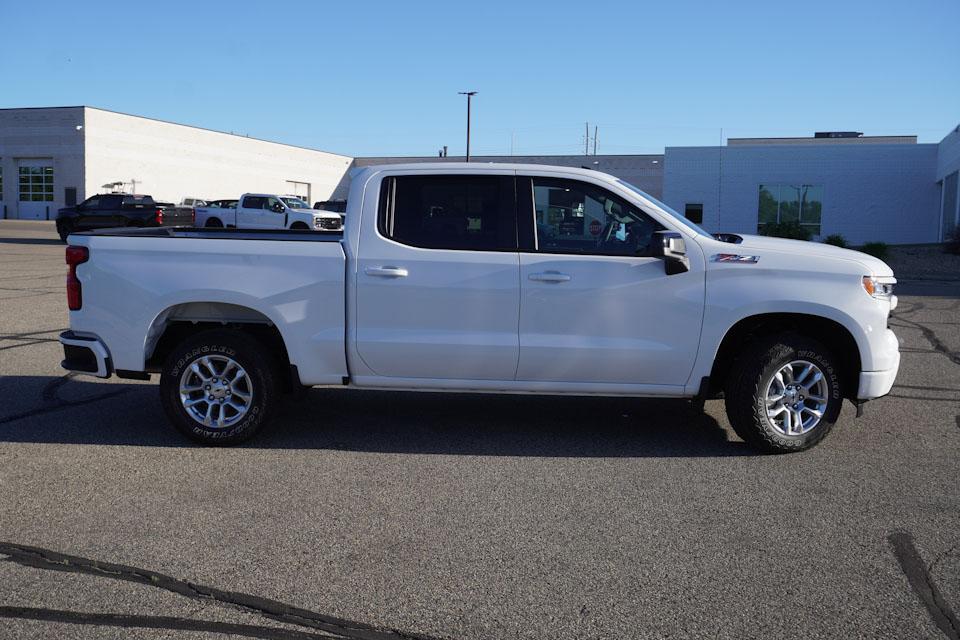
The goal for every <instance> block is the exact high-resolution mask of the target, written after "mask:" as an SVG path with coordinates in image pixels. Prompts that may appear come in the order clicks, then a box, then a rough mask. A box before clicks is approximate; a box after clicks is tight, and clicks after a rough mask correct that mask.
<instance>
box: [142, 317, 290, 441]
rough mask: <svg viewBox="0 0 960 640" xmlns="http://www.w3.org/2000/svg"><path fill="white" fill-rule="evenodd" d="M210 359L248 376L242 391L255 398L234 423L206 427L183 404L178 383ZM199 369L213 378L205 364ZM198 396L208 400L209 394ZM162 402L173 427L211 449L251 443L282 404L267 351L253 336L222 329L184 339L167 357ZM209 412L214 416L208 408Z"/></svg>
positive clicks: (274, 370)
mask: <svg viewBox="0 0 960 640" xmlns="http://www.w3.org/2000/svg"><path fill="white" fill-rule="evenodd" d="M208 356H209V357H212V358H214V359H216V358H221V359H222V358H229V359H231V360H233V361H235V362H236V363H237V364H239V366H240V367H242V369H243V370H244V371H245V372H246V373H247V376H246V378H247V380H249V388H247V386H246V384H245V385H244V386H245V388H244V391H245V392H249V394H250V396H251V399H250V401H249V404H248V407H247V409H246V412H245V413H244V415H243V416H242V418H241V419H238V420H237V422H236V423H235V424H232V425H227V426H223V427H216V426H207V425H205V424H203V423H202V422H200V421H199V420H197V419H194V418H193V417H192V416H191V415H190V414H189V413H188V411H187V409H186V408H184V405H183V403H182V402H181V401H180V382H181V377H182V376H183V375H184V371H185V370H186V369H187V368H188V367H190V365H191V364H193V363H195V362H197V361H199V360H201V359H203V358H204V357H208ZM199 364H200V366H201V368H202V369H203V370H204V371H205V372H206V373H207V374H209V373H210V372H209V370H207V369H206V367H205V365H203V364H202V363H199ZM223 373H225V372H223ZM214 374H216V372H215V371H214ZM187 375H189V374H187ZM207 388H209V387H207ZM199 393H200V395H205V394H206V393H207V392H206V391H202V392H199ZM235 393H237V392H236V391H235ZM211 397H213V396H211ZM160 401H161V403H162V404H163V410H164V411H165V412H166V414H167V417H168V418H169V419H170V422H172V423H173V426H175V427H176V428H177V430H179V431H180V432H181V433H183V434H184V435H185V436H187V437H188V438H190V439H192V440H195V441H197V442H200V443H203V444H208V445H232V444H237V443H240V442H243V441H245V440H249V439H250V438H252V437H253V436H254V435H255V434H256V433H257V432H258V431H260V429H261V428H262V427H263V426H264V425H265V424H266V423H267V422H268V421H269V420H270V418H271V416H272V415H273V412H274V410H275V408H276V404H277V401H278V378H277V373H276V369H275V367H274V363H273V361H272V360H271V358H270V356H269V352H268V351H267V349H266V348H265V347H264V346H263V345H262V344H261V343H260V342H258V341H257V340H255V339H253V338H251V337H250V336H248V335H246V334H244V333H242V332H239V331H229V330H221V329H215V330H211V331H204V332H202V333H198V334H197V335H195V336H192V337H190V338H188V339H186V340H184V341H183V342H182V343H180V344H179V345H177V346H176V347H175V348H174V349H173V351H171V353H170V355H169V356H168V357H167V360H166V362H165V363H164V365H163V371H162V373H161V374H160ZM201 403H202V405H201V406H205V405H207V404H208V403H206V401H205V400H201ZM213 404H216V402H214V403H213ZM217 411H219V412H220V413H222V412H224V408H223V407H220V408H219V409H218V410H217ZM206 412H207V413H208V415H209V414H210V410H209V409H206Z"/></svg>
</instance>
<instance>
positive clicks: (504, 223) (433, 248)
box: [355, 173, 520, 386]
mask: <svg viewBox="0 0 960 640" xmlns="http://www.w3.org/2000/svg"><path fill="white" fill-rule="evenodd" d="M370 214H371V217H372V216H373V215H374V211H371V212H370ZM376 215H377V218H378V219H377V224H375V225H374V224H370V225H367V224H366V223H365V224H364V225H362V227H361V230H360V233H361V236H360V249H359V258H358V260H357V270H358V271H357V274H356V332H355V340H356V349H357V353H358V355H359V356H360V359H361V360H362V361H363V363H364V364H365V365H366V366H367V367H368V368H369V369H370V370H371V371H372V373H373V374H374V375H376V376H380V377H385V378H386V377H392V378H420V379H429V378H432V379H447V380H450V379H460V380H513V377H514V374H515V373H516V369H517V354H518V338H517V319H518V314H519V296H520V287H519V282H518V276H519V266H518V253H517V249H516V203H515V195H514V179H513V175H512V174H510V175H469V174H464V173H452V174H449V175H435V174H434V175H405V176H394V177H387V178H384V179H383V184H382V188H381V189H380V200H379V204H378V205H377V209H376ZM366 216H367V210H366V209H365V210H364V220H366V219H367V217H366ZM418 384H420V383H418ZM422 384H423V385H426V386H429V383H427V382H423V383H422Z"/></svg>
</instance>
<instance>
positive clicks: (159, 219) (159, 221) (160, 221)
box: [155, 209, 163, 225]
mask: <svg viewBox="0 0 960 640" xmlns="http://www.w3.org/2000/svg"><path fill="white" fill-rule="evenodd" d="M155 218H156V220H157V225H162V224H163V209H157V211H156V216H155Z"/></svg>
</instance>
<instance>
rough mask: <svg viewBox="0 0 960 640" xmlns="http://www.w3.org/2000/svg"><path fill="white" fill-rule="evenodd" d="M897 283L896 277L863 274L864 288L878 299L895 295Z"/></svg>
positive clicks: (885, 298)
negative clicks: (894, 287)
mask: <svg viewBox="0 0 960 640" xmlns="http://www.w3.org/2000/svg"><path fill="white" fill-rule="evenodd" d="M896 283H897V279H896V278H891V277H883V278H878V277H877V276H863V290H864V291H866V292H867V293H868V294H870V295H871V296H873V297H874V298H877V299H878V300H889V299H890V298H891V297H892V296H893V285H895V284H896Z"/></svg>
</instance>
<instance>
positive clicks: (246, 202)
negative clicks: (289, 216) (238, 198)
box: [243, 196, 266, 209]
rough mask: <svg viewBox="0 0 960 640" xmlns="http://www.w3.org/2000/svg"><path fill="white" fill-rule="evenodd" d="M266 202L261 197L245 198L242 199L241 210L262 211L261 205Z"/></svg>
mask: <svg viewBox="0 0 960 640" xmlns="http://www.w3.org/2000/svg"><path fill="white" fill-rule="evenodd" d="M264 202H266V198H263V197H261V196H247V197H246V198H244V199H243V208H244V209H263V208H264V207H263V204H264Z"/></svg>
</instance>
